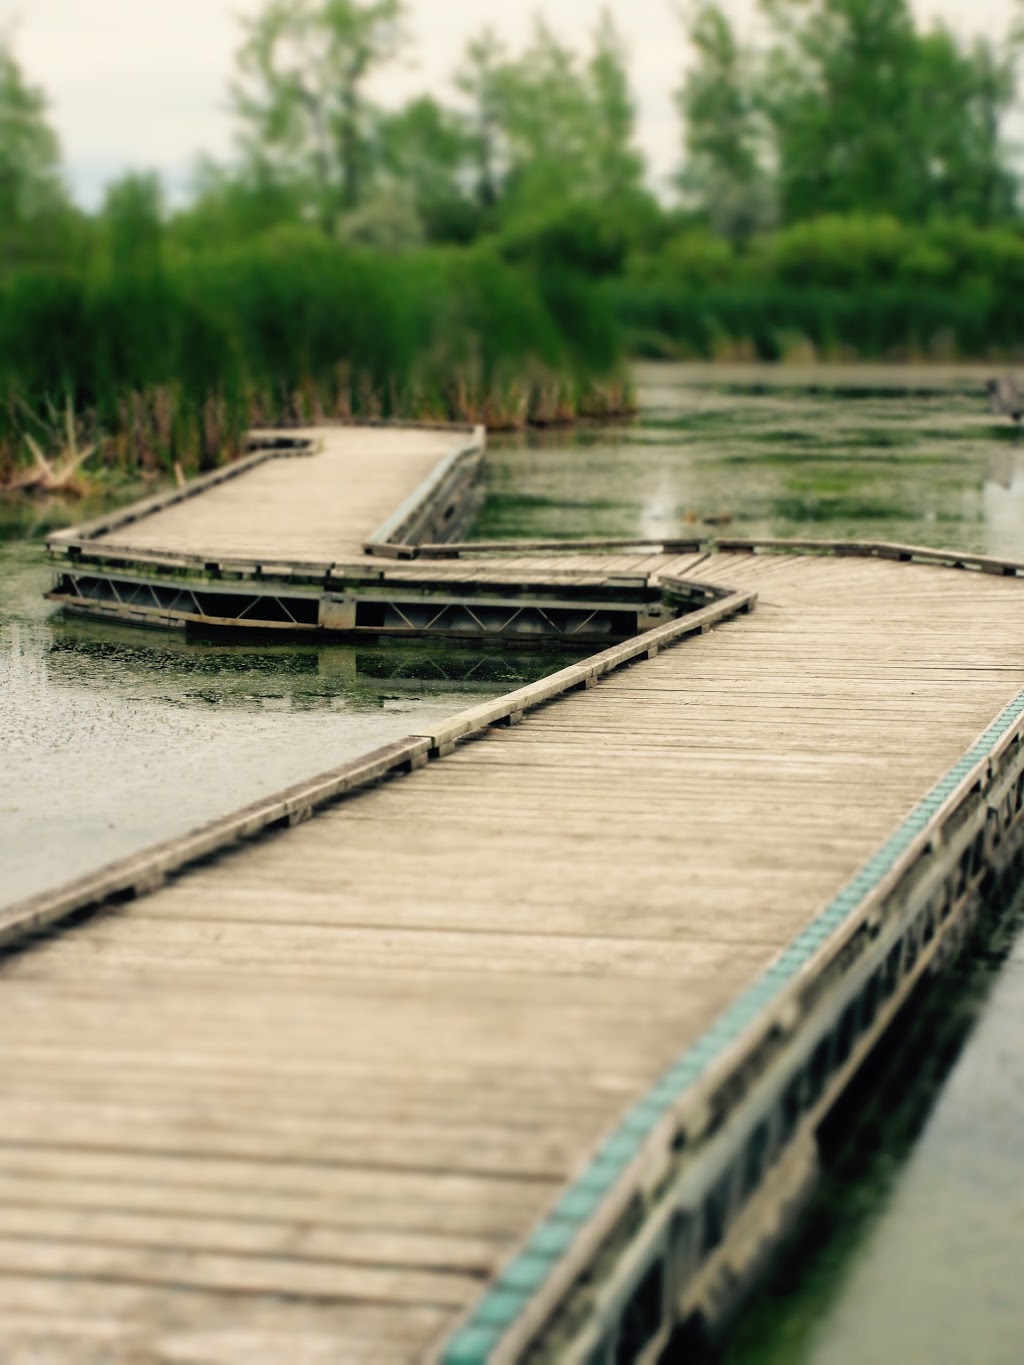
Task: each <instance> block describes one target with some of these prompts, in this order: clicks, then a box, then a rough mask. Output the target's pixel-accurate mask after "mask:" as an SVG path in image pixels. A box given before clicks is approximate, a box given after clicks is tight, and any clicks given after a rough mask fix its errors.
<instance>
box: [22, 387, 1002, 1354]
mask: <svg viewBox="0 0 1024 1365" xmlns="http://www.w3.org/2000/svg"><path fill="white" fill-rule="evenodd" d="M984 378H985V375H984V373H983V372H975V371H969V370H960V369H958V370H950V371H947V372H942V373H940V372H938V371H936V370H934V369H928V370H921V371H914V370H907V369H885V368H881V367H872V368H870V369H867V368H854V369H850V370H845V371H835V370H829V371H825V372H822V371H807V372H800V371H795V370H758V371H753V370H743V369H728V370H726V369H708V368H696V367H695V368H681V367H643V368H641V369H640V370H639V371H638V391H639V396H640V401H641V413H640V416H639V417H638V419H637V420H636V421H635V422H633V423H630V424H629V425H624V426H621V427H616V428H595V429H591V430H587V429H580V430H576V431H573V432H555V433H548V434H545V435H542V436H532V437H530V438H528V439H523V440H520V439H515V440H502V441H498V442H495V444H494V447H493V450H492V453H491V456H490V458H489V490H490V491H489V497H488V501H487V504H486V506H485V508H484V511H483V513H482V516H481V518H480V521H479V523H478V525H477V527H476V528H475V531H474V534H475V535H477V536H484V537H486V538H492V537H504V538H516V537H527V538H537V537H543V538H548V537H551V538H571V537H576V536H615V537H619V536H643V537H658V536H673V537H674V536H681V535H684V536H685V535H707V534H714V533H715V531H721V532H723V533H725V534H733V535H739V536H799V537H808V538H860V539H878V540H898V541H909V542H913V543H919V544H925V545H934V546H938V547H949V548H955V549H960V550H964V551H974V552H978V553H987V554H993V555H999V556H1005V557H1009V558H1018V559H1024V442H1021V441H1020V440H1019V438H1018V436H1017V434H1016V432H1015V431H1014V429H1013V428H1012V427H1011V426H1010V425H1009V424H1008V423H1006V422H1005V421H1000V420H998V419H995V418H993V417H991V416H990V415H989V413H988V412H987V408H986V402H985V397H984ZM83 515H88V513H83V510H82V509H81V508H80V507H75V508H71V509H67V508H61V507H59V506H53V505H46V506H41V507H31V508H28V509H26V508H24V507H22V508H21V509H19V510H18V512H17V513H16V514H14V513H12V514H11V515H10V516H9V518H8V520H9V523H10V524H9V526H8V528H7V538H6V540H2V541H0V776H2V778H3V782H2V786H0V869H2V873H0V902H2V901H10V900H14V899H17V898H19V897H20V896H23V895H28V894H30V893H31V892H33V891H35V890H40V889H42V888H43V887H45V886H50V885H53V884H55V883H57V882H59V881H61V880H64V879H65V878H67V877H69V876H72V875H75V874H76V873H79V872H84V871H86V870H88V869H90V868H92V867H95V866H97V865H99V864H102V863H103V862H105V861H107V860H108V859H109V858H111V857H115V856H119V855H121V854H123V853H126V852H128V851H130V850H131V849H133V848H138V847H140V846H142V845H144V844H146V843H149V842H151V841H152V840H153V839H156V838H165V837H168V836H169V835H172V834H174V833H178V832H181V831H182V830H184V829H187V828H190V827H192V826H194V825H195V824H197V823H199V822H200V821H201V820H202V819H205V818H209V817H211V816H213V815H216V814H219V813H221V812H223V811H226V810H230V809H232V808H234V807H236V806H238V805H241V804H244V803H246V802H248V801H250V800H253V799H254V798H256V797H257V796H259V795H260V794H265V793H268V792H271V791H273V790H275V789H278V788H280V787H282V786H284V785H285V784H287V783H288V782H291V781H297V780H299V779H300V778H303V777H307V776H309V775H311V774H312V773H314V772H315V771H318V770H321V769H324V768H327V767H330V766H332V765H333V764H337V763H340V762H343V761H344V760H345V759H346V758H349V757H352V756H353V755H355V754H357V753H360V752H364V751H365V750H366V749H368V748H371V747H375V746H376V745H378V744H383V743H386V742H388V741H389V740H391V739H394V738H398V737H401V736H403V735H405V734H408V733H410V731H414V730H415V729H416V726H417V725H418V724H422V723H425V721H426V720H428V719H433V718H436V717H439V716H442V715H446V714H451V713H452V712H453V711H456V710H458V709H460V708H461V707H463V706H465V705H468V704H471V703H472V701H473V700H475V699H478V698H482V697H484V696H488V695H495V694H497V693H500V692H502V691H505V690H508V688H509V687H512V686H515V685H517V684H518V683H520V682H521V681H525V680H527V679H528V678H529V677H531V676H538V675H540V674H542V673H544V672H547V671H550V669H552V668H554V667H557V666H559V663H560V662H561V661H560V660H558V659H557V658H555V657H553V656H551V655H532V656H526V657H525V658H521V657H516V656H511V655H507V654H504V653H501V652H498V653H495V654H490V653H487V654H472V653H471V654H466V653H452V652H438V651H436V650H435V651H427V650H410V649H351V648H343V647H329V648H325V647H319V646H303V647H296V646H294V645H273V646H271V645H265V646H263V645H253V644H246V645H235V644H232V645H224V644H218V643H210V642H205V643H201V642H192V641H186V640H183V639H177V638H175V637H170V636H167V635H162V634H159V633H154V632H143V631H136V630H128V629H124V628H114V627H105V626H100V625H98V624H97V623H88V624H87V623H75V622H72V621H63V620H62V619H61V618H60V617H59V616H55V615H54V614H53V612H52V610H51V609H50V607H49V606H48V604H47V603H46V602H45V601H44V600H43V593H44V591H45V589H46V587H47V585H48V582H49V578H50V569H49V567H48V565H47V564H46V562H45V556H44V554H43V551H42V548H41V545H40V543H39V539H38V532H39V531H40V530H41V529H42V527H43V526H44V525H50V526H52V525H57V524H60V523H61V522H62V521H66V520H69V519H72V518H73V519H81V518H82V516H83ZM1022 685H1024V680H1022ZM1022 922H1024V917H1022V912H1021V910H1020V907H1019V906H1018V909H1017V912H1016V914H1015V915H1014V916H1011V917H1010V918H1009V919H1008V920H1007V921H1006V923H1005V925H1004V928H1003V930H1002V931H1001V932H1002V934H1003V940H1002V941H1000V942H998V943H996V944H995V946H993V943H992V941H990V940H979V942H978V943H977V944H976V946H975V950H974V952H973V953H972V954H970V955H968V957H967V958H966V960H965V961H964V962H963V963H962V964H961V966H960V968H959V969H958V971H957V973H955V974H954V975H953V976H951V977H950V978H949V979H948V980H947V981H945V982H943V983H942V984H941V985H940V987H939V988H938V989H937V990H936V991H935V992H933V993H932V994H931V995H930V996H929V998H928V1000H926V1001H922V1000H915V1002H914V1005H913V1010H912V1015H913V1017H912V1018H911V1019H910V1021H909V1032H910V1034H911V1036H910V1037H909V1038H908V1039H907V1041H906V1049H907V1059H906V1060H905V1061H903V1062H902V1063H901V1062H900V1061H899V1059H896V1061H895V1062H894V1064H893V1069H892V1071H891V1074H881V1075H876V1074H875V1073H872V1074H871V1075H869V1077H868V1079H867V1082H866V1084H867V1087H868V1088H867V1090H866V1091H865V1092H862V1094H861V1095H860V1096H859V1097H854V1100H853V1109H852V1110H849V1111H847V1114H846V1115H845V1117H844V1119H843V1122H844V1123H846V1122H848V1123H849V1132H848V1134H847V1138H848V1140H847V1142H846V1144H845V1147H844V1144H843V1142H841V1141H837V1143H836V1146H837V1148H838V1149H840V1155H839V1156H838V1157H837V1159H836V1160H835V1162H834V1163H831V1164H830V1171H829V1174H828V1176H827V1178H826V1180H825V1181H824V1182H823V1186H822V1193H821V1197H820V1199H819V1200H818V1201H817V1203H816V1205H815V1208H814V1210H813V1211H812V1213H811V1215H810V1217H809V1219H808V1222H807V1224H806V1227H805V1230H804V1233H803V1235H802V1236H800V1237H798V1238H797V1239H796V1241H795V1242H794V1243H793V1245H792V1247H791V1248H790V1249H789V1252H788V1253H787V1255H786V1256H781V1257H780V1258H779V1262H778V1269H777V1273H776V1275H775V1276H774V1277H773V1279H772V1280H771V1281H770V1283H769V1284H768V1285H767V1286H766V1288H765V1289H764V1291H763V1292H762V1293H761V1294H760V1295H759V1297H758V1298H757V1300H756V1301H755V1302H754V1304H752V1305H751V1308H750V1311H749V1312H748V1313H747V1314H746V1315H745V1317H744V1319H743V1320H742V1322H741V1323H740V1324H739V1326H738V1328H737V1330H736V1332H735V1333H734V1334H733V1336H732V1338H731V1340H730V1341H729V1342H728V1343H727V1344H726V1346H725V1348H724V1351H723V1361H724V1362H725V1363H726V1365H791V1363H792V1365H799V1363H802V1362H813V1365H888V1362H899V1365H904V1362H908V1363H910V1365H918V1363H919V1362H921V1363H924V1362H928V1363H929V1365H930V1363H931V1362H937V1363H938V1365H947V1362H948V1365H962V1363H963V1362H971V1363H972V1365H973V1362H979V1363H980V1365H1003V1363H1004V1362H1005V1365H1011V1362H1013V1363H1014V1365H1016V1362H1019V1361H1020V1360H1021V1359H1024V1344H1022V1343H1024V1294H1022V1293H1021V1291H1020V1268H1021V1266H1022V1265H1024V1195H1022V1193H1021V1191H1022V1190H1024V1046H1022V1044H1021V1039H1022V1037H1024V933H1022V932H1021V928H1020V926H1021V924H1022ZM915 1040H916V1041H915ZM915 1049H916V1050H915ZM858 1105H863V1107H864V1109H865V1110H866V1111H870V1112H869V1113H868V1115H867V1119H866V1120H865V1121H863V1122H862V1121H860V1120H859V1116H858V1113H857V1106H858Z"/></svg>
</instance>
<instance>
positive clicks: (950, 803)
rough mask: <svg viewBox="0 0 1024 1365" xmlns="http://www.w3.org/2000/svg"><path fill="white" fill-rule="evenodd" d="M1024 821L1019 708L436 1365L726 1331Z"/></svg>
mask: <svg viewBox="0 0 1024 1365" xmlns="http://www.w3.org/2000/svg"><path fill="white" fill-rule="evenodd" d="M1022 817H1024V691H1022V692H1021V693H1019V694H1018V695H1017V697H1016V698H1015V699H1014V700H1013V701H1012V702H1011V703H1010V704H1009V705H1008V706H1007V707H1006V708H1005V710H1004V711H1003V712H1002V713H1001V714H1000V715H999V716H998V718H997V719H996V720H995V721H994V722H993V723H992V724H991V725H990V726H989V727H988V728H987V729H986V730H985V731H984V733H983V734H982V735H981V736H980V737H979V739H978V740H977V741H976V742H975V743H974V744H973V745H972V746H971V748H970V749H969V750H968V751H967V753H966V754H965V755H964V756H963V758H961V760H960V761H959V762H958V763H957V764H956V765H955V766H954V767H953V768H951V769H950V771H949V772H948V773H947V774H946V776H945V777H944V778H942V780H941V781H940V782H938V783H937V784H936V786H935V787H934V788H933V789H932V790H931V791H930V792H929V793H928V795H927V796H926V797H925V798H924V799H923V800H922V801H920V802H919V803H918V805H917V806H916V807H915V808H914V809H913V811H912V812H911V814H910V815H909V816H908V817H907V818H906V819H905V820H904V821H903V822H902V824H901V825H900V826H899V827H898V828H897V830H896V831H895V832H894V833H893V834H892V835H891V836H890V837H889V838H888V839H887V840H886V841H885V843H884V844H883V845H882V846H881V848H880V849H879V850H878V852H877V853H876V854H875V855H874V856H873V857H872V858H871V859H870V860H869V861H868V862H867V863H866V864H865V865H864V866H863V867H862V869H861V870H860V871H859V872H858V873H857V874H856V875H855V876H854V877H853V878H852V880H851V881H850V882H849V883H848V884H847V885H846V886H845V887H844V888H843V889H842V890H841V891H840V892H839V894H838V895H837V896H836V897H835V898H834V899H833V900H832V901H830V902H829V904H828V905H827V906H826V907H825V908H824V910H822V911H821V913H820V914H819V915H818V916H817V917H816V918H815V919H814V920H813V922H812V923H811V924H810V925H808V927H807V928H806V929H805V930H804V931H803V932H802V933H801V934H799V935H798V936H797V938H796V939H794V940H793V942H792V943H791V944H790V945H789V946H788V947H787V948H786V949H785V950H784V951H783V952H782V953H781V954H780V955H779V956H778V957H777V959H776V960H775V962H774V963H772V965H771V966H769V967H768V969H767V970H766V971H764V972H763V973H762V975H761V976H760V977H759V978H758V979H757V980H756V981H755V982H754V983H753V985H751V986H750V987H749V988H748V989H747V990H746V991H745V992H744V993H743V994H742V995H740V996H739V997H738V999H736V1000H735V1001H734V1002H733V1003H732V1004H731V1005H730V1006H729V1007H728V1009H726V1010H725V1011H724V1012H723V1013H722V1014H721V1015H719V1017H718V1018H717V1019H716V1020H715V1022H714V1023H713V1024H712V1026H711V1028H710V1029H708V1030H707V1031H706V1032H705V1033H704V1034H703V1035H702V1036H701V1037H700V1038H698V1039H697V1040H696V1041H695V1042H694V1043H693V1044H691V1045H690V1046H688V1047H687V1048H686V1049H685V1050H684V1051H683V1052H682V1053H681V1054H680V1056H679V1057H678V1058H677V1059H676V1061H675V1062H674V1063H673V1064H672V1066H671V1067H670V1068H669V1069H668V1070H667V1071H666V1072H665V1073H664V1075H663V1076H662V1078H661V1080H660V1081H659V1082H658V1083H657V1084H656V1085H655V1086H654V1087H653V1088H652V1089H651V1090H650V1091H649V1092H648V1093H647V1094H646V1095H645V1096H644V1097H643V1098H642V1099H641V1100H640V1101H639V1102H637V1103H636V1104H634V1105H633V1106H632V1107H631V1108H630V1109H629V1110H628V1112H627V1113H626V1114H625V1116H624V1117H623V1118H622V1120H621V1121H620V1122H619V1124H618V1125H617V1126H616V1127H615V1128H614V1129H613V1130H612V1131H611V1132H610V1133H609V1134H608V1135H607V1136H606V1137H605V1138H604V1140H603V1141H602V1142H601V1143H600V1145H599V1146H598V1148H597V1149H596V1151H594V1152H593V1154H592V1155H591V1156H590V1158H589V1160H587V1162H586V1163H585V1164H584V1165H583V1167H582V1169H581V1170H580V1171H579V1172H578V1174H577V1176H576V1178H575V1179H574V1180H573V1181H572V1182H570V1184H569V1185H568V1186H566V1187H565V1188H563V1190H562V1191H561V1192H560V1195H559V1198H558V1200H557V1203H556V1204H555V1205H554V1206H553V1207H552V1208H551V1209H550V1211H549V1213H548V1215H547V1216H546V1217H545V1218H544V1219H543V1221H542V1222H540V1223H539V1224H538V1225H537V1226H536V1227H535V1229H534V1230H533V1232H532V1233H531V1234H530V1235H529V1237H528V1238H527V1240H526V1241H525V1243H524V1244H523V1245H522V1246H521V1247H520V1249H519V1251H518V1253H517V1254H516V1255H515V1256H514V1257H513V1259H512V1260H511V1261H510V1262H509V1263H508V1264H507V1265H506V1267H505V1269H504V1271H503V1272H502V1273H501V1274H500V1275H499V1276H498V1277H497V1279H496V1281H495V1282H494V1284H493V1285H492V1286H491V1287H490V1288H489V1289H488V1290H487V1292H486V1293H485V1294H484V1296H483V1297H482V1298H481V1300H480V1301H479V1302H478V1303H477V1305H476V1306H475V1308H474V1309H473V1310H472V1311H471V1312H470V1313H469V1314H468V1316H467V1317H466V1319H465V1320H464V1321H463V1323H462V1324H461V1326H460V1327H459V1328H458V1329H457V1330H456V1331H455V1333H454V1334H452V1335H450V1336H449V1337H448V1338H447V1339H446V1340H445V1342H444V1343H443V1345H442V1346H441V1347H440V1350H439V1356H438V1359H439V1360H440V1361H441V1362H443V1365H506V1362H513V1361H518V1360H522V1359H525V1358H527V1357H528V1358H529V1359H530V1360H531V1361H534V1360H537V1361H548V1360H550V1361H558V1362H563V1361H564V1362H577V1361H578V1362H587V1363H588V1365H613V1362H616V1361H622V1360H631V1361H632V1360H638V1361H648V1360H649V1361H655V1360H657V1359H658V1357H659V1355H660V1352H661V1351H662V1350H663V1349H664V1347H665V1345H666V1344H667V1341H668V1339H669V1337H670V1335H671V1333H672V1330H673V1328H674V1327H675V1326H678V1325H680V1323H683V1324H685V1322H686V1320H687V1318H688V1317H690V1318H691V1319H692V1320H693V1322H694V1325H695V1326H699V1327H700V1328H701V1330H703V1329H704V1328H705V1327H706V1326H708V1325H711V1326H714V1325H715V1323H716V1321H721V1320H724V1319H725V1318H726V1317H728V1315H729V1313H730V1312H731V1310H732V1309H733V1307H734V1306H735V1304H736V1303H737V1302H738V1301H739V1299H740V1298H741V1297H742V1296H743V1294H744V1293H745V1292H746V1289H747V1288H748V1287H749V1284H750V1283H751V1282H752V1280H753V1278H754V1276H755V1275H756V1273H757V1269H758V1268H760V1267H762V1266H763V1262H764V1258H765V1252H766V1249H767V1248H768V1246H769V1245H774V1244H775V1243H776V1242H777V1241H778V1239H779V1237H780V1236H781V1235H782V1233H783V1232H784V1231H785V1227H786V1225H787V1222H791V1221H792V1219H793V1217H794V1216H795V1214H796V1213H798V1212H799V1209H800V1208H801V1207H802V1206H803V1203H804V1202H805V1201H806V1198H807V1197H808V1195H809V1194H810V1192H811V1189H812V1188H813V1183H814V1177H815V1175H816V1159H817V1158H816V1148H815V1144H814V1128H815V1127H816V1126H817V1124H818V1123H819V1122H820V1119H821V1118H822V1116H823V1115H824V1113H825V1112H827V1110H828V1108H829V1107H831V1104H832V1103H833V1101H834V1099H835V1098H836V1097H837V1096H838V1094H839V1093H840V1092H841V1090H842V1089H843V1088H844V1087H845V1085H846V1083H847V1082H848V1080H849V1078H850V1076H851V1075H852V1074H853V1072H854V1071H855V1070H856V1069H857V1067H858V1066H859V1064H860V1062H861V1061H862V1060H863V1059H864V1057H865V1056H866V1055H867V1053H868V1052H869V1051H870V1049H871V1047H872V1046H873V1045H874V1043H875V1042H876V1041H877V1040H878V1038H879V1037H880V1036H881V1034H882V1033H883V1032H884V1030H885V1028H886V1027H887V1025H888V1024H889V1022H890V1021H891V1019H892V1017H893V1016H894V1015H895V1013H896V1012H897V1011H898V1009H899V1007H900V1005H901V1004H902V1003H903V1002H904V1000H905V999H906V997H907V996H908V995H909V993H910V991H911V989H912V988H913V986H914V985H915V984H916V982H917V981H918V980H919V979H920V977H921V976H922V975H923V974H924V973H925V972H926V971H928V970H929V969H930V970H936V969H938V968H939V967H941V966H942V965H944V963H945V962H946V961H948V959H949V958H950V957H951V956H952V955H953V954H954V953H955V952H956V951H957V949H958V948H959V946H960V944H961V943H962V941H963V938H964V936H965V935H966V933H967V932H968V930H969V928H970V925H971V924H972V923H973V921H974V918H975V917H976V915H977V914H978V912H979V910H980V905H981V898H982V897H981V892H982V883H985V884H986V887H988V886H989V885H990V883H991V881H992V878H993V875H994V874H998V873H1000V872H1005V871H1006V870H1007V869H1008V868H1009V867H1010V865H1011V864H1012V863H1013V861H1014V860H1015V859H1016V858H1017V857H1018V856H1019V855H1020V853H1021V851H1022V848H1024V818H1022ZM769 1171H770V1172H771V1174H772V1176H773V1189H772V1190H771V1191H768V1190H767V1189H766V1186H765V1183H764V1177H765V1176H766V1175H767V1174H768V1173H769ZM769 1196H771V1197H769ZM766 1205H767V1207H766ZM744 1243H745V1245H744ZM595 1265H596V1266H597V1267H598V1268H599V1269H598V1273H597V1274H595V1273H594V1267H595ZM698 1319H699V1320H700V1321H699V1323H698V1321H697V1320H698Z"/></svg>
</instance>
